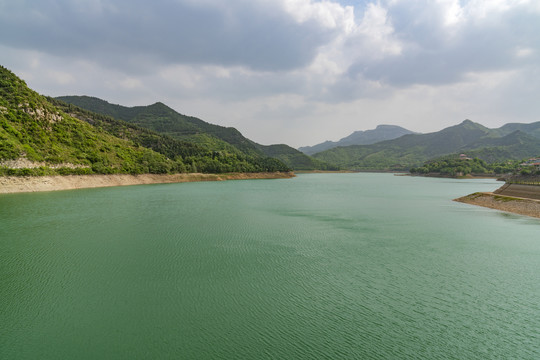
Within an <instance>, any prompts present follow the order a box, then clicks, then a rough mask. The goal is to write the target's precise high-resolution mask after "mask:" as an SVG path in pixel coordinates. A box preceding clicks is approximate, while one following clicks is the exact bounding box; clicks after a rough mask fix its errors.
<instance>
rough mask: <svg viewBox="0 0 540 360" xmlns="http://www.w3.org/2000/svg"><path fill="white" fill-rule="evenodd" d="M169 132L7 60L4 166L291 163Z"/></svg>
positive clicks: (191, 167) (161, 167)
mask: <svg viewBox="0 0 540 360" xmlns="http://www.w3.org/2000/svg"><path fill="white" fill-rule="evenodd" d="M206 145H207V146H203V145H200V144H196V143H193V142H188V141H181V140H178V139H174V138H172V137H170V136H163V135H162V134H158V133H156V132H154V131H151V130H148V129H144V128H141V127H138V126H136V125H133V124H129V123H126V122H124V121H120V120H116V119H113V118H111V117H107V116H102V115H97V114H95V113H92V112H89V111H85V110H82V109H79V108H77V107H75V106H71V105H68V104H65V103H62V102H60V101H58V100H54V99H50V98H46V97H44V96H41V95H39V94H37V93H36V92H35V91H33V90H31V89H29V88H28V87H27V85H26V83H25V82H24V81H23V80H21V79H19V78H18V77H17V76H16V75H15V74H13V73H12V72H11V71H9V70H8V69H6V68H4V67H0V174H4V175H6V174H7V175H46V174H95V173H99V174H114V173H130V174H142V173H171V172H260V171H288V170H289V167H287V166H286V165H285V164H283V163H282V162H280V161H279V160H276V159H272V158H268V157H266V156H264V155H258V154H255V155H253V156H248V155H245V154H244V153H241V152H239V151H238V150H237V149H236V148H234V147H230V146H229V145H224V146H223V147H216V148H212V147H211V145H212V144H206Z"/></svg>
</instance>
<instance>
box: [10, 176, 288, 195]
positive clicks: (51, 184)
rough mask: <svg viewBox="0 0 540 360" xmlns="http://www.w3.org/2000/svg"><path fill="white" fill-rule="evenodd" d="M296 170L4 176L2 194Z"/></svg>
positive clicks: (162, 182)
mask: <svg viewBox="0 0 540 360" xmlns="http://www.w3.org/2000/svg"><path fill="white" fill-rule="evenodd" d="M294 176H295V175H294V173H292V172H291V173H279V172H275V173H231V174H172V175H155V174H144V175H69V176H24V177H19V176H0V194H9V193H20V192H37V191H56V190H74V189H84V188H96V187H110V186H127V185H143V184H164V183H179V182H194V181H223V180H249V179H286V178H291V177H294Z"/></svg>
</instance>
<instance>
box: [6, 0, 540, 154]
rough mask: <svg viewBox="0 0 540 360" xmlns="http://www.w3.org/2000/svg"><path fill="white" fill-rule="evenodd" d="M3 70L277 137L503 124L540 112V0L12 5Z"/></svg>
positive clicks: (52, 90)
mask: <svg viewBox="0 0 540 360" xmlns="http://www.w3.org/2000/svg"><path fill="white" fill-rule="evenodd" d="M0 64H1V65H3V66H5V67H7V68H8V69H10V70H11V71H13V72H14V73H15V74H17V75H18V76H19V77H21V78H23V79H24V80H25V81H26V83H27V84H28V85H29V86H30V87H31V88H33V89H34V90H36V91H37V92H39V93H41V94H43V95H48V96H61V95H89V96H95V97H98V98H101V99H104V100H107V101H108V102H110V103H114V104H120V105H124V106H138V105H150V104H153V103H155V102H158V101H161V102H163V103H165V104H167V105H168V106H170V107H172V108H173V109H175V110H176V111H178V112H180V113H182V114H186V115H191V116H196V117H198V118H201V119H203V120H205V121H208V122H210V123H214V124H218V125H222V126H233V127H235V128H237V129H238V130H240V131H241V132H242V133H243V134H244V135H245V136H247V137H248V138H250V139H252V140H254V141H256V142H258V143H261V144H265V145H267V144H275V143H285V144H288V145H291V146H293V147H300V146H307V145H314V144H317V143H320V142H323V141H325V140H333V141H336V140H339V139H341V138H343V137H345V136H347V135H349V134H350V133H352V132H353V131H357V130H368V129H373V128H375V127H376V126H377V125H379V124H392V125H400V126H403V127H405V128H407V129H409V130H412V131H417V132H423V133H427V132H433V131H438V130H441V129H443V128H445V127H448V126H452V125H455V124H458V123H460V122H462V121H463V120H465V119H470V120H472V121H475V122H478V123H480V124H482V125H485V126H487V127H490V128H496V127H499V126H501V125H503V124H505V123H510V122H521V123H530V122H535V121H540V101H539V95H540V1H539V0H470V1H467V0H322V1H317V0H152V1H147V0H17V1H13V0H0Z"/></svg>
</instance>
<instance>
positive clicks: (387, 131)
mask: <svg viewBox="0 0 540 360" xmlns="http://www.w3.org/2000/svg"><path fill="white" fill-rule="evenodd" d="M407 134H414V132H413V131H410V130H407V129H405V128H403V127H401V126H397V125H378V126H377V127H376V128H375V129H373V130H365V131H355V132H353V133H352V134H351V135H349V136H347V137H344V138H342V139H341V140H339V141H325V142H323V143H320V144H317V145H313V146H303V147H300V148H298V150H300V151H302V152H303V153H305V154H307V155H313V154H316V153H318V152H321V151H324V150H328V149H332V148H335V147H338V146H350V145H371V144H374V143H377V142H380V141H385V140H392V139H396V138H398V137H401V136H403V135H407Z"/></svg>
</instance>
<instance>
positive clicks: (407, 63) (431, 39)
mask: <svg viewBox="0 0 540 360" xmlns="http://www.w3.org/2000/svg"><path fill="white" fill-rule="evenodd" d="M527 5H528V3H527V2H525V1H521V2H520V1H514V2H509V1H495V2H486V1H470V2H468V3H465V5H463V6H460V5H459V2H457V1H438V2H434V1H426V0H416V1H415V0H411V1H392V2H389V3H388V4H387V8H386V11H387V18H386V22H387V24H391V26H392V31H387V33H388V34H389V35H390V36H391V38H392V39H393V41H395V42H396V43H397V44H399V46H400V48H401V49H402V51H400V52H399V54H397V56H392V55H394V54H390V56H385V57H382V58H379V59H376V60H373V58H372V57H370V56H368V57H358V58H357V59H356V61H355V63H354V64H352V65H351V67H350V68H349V75H350V76H351V77H353V78H355V77H357V76H358V75H359V74H361V75H362V76H363V77H365V78H366V79H369V80H376V81H382V82H384V83H386V84H389V85H393V86H398V87H403V86H410V85H412V84H433V85H440V84H448V83H453V82H459V81H462V80H463V77H464V76H465V75H466V74H468V73H469V72H476V71H478V72H482V71H495V70H508V69H511V68H516V67H519V66H522V65H524V64H526V63H529V64H532V63H533V62H538V60H540V59H539V58H538V54H536V53H534V52H533V51H531V49H538V48H540V39H539V37H538V36H536V35H535V34H539V33H540V21H539V20H540V17H539V15H540V13H539V12H537V10H536V9H535V8H531V7H530V6H527ZM370 38H371V39H373V38H374V37H373V36H371V37H370ZM351 41H354V40H351ZM359 46H360V47H362V48H365V46H364V45H362V43H361V42H360V45H359ZM520 55H527V56H520Z"/></svg>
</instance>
